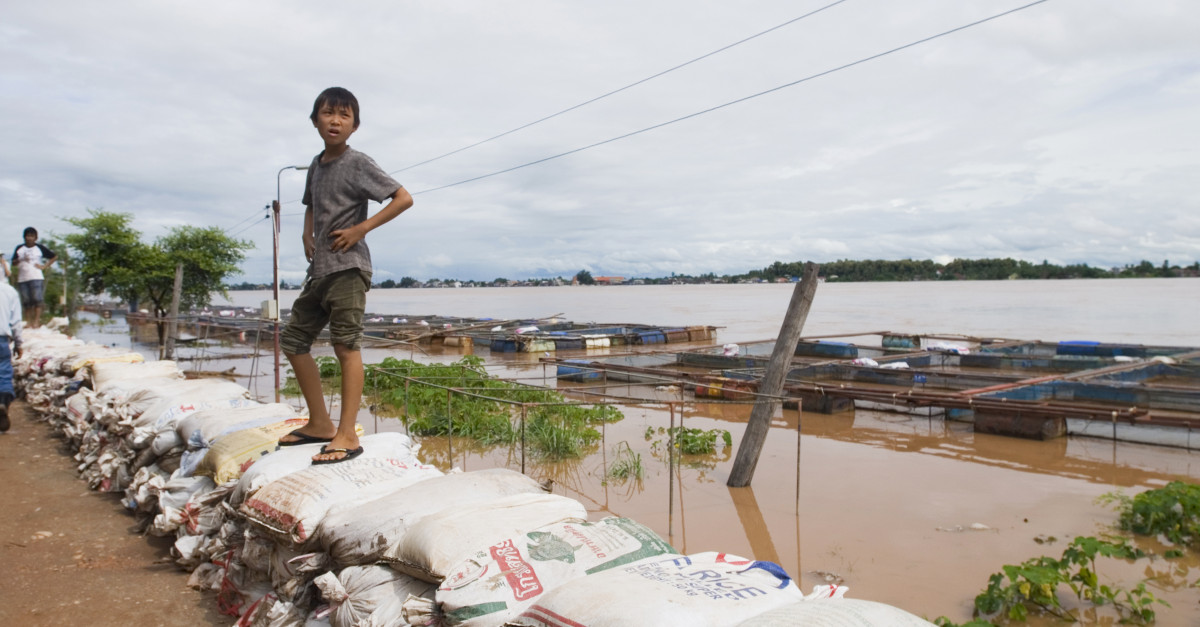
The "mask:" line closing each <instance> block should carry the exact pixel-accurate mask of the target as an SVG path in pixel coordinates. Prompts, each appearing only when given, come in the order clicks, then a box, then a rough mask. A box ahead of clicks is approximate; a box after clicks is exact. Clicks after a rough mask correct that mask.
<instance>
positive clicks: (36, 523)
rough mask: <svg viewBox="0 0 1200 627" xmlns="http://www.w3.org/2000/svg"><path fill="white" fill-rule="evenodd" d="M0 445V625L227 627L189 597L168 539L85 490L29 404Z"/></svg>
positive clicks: (211, 606) (202, 597)
mask: <svg viewBox="0 0 1200 627" xmlns="http://www.w3.org/2000/svg"><path fill="white" fill-rule="evenodd" d="M10 409H11V414H10V415H11V417H12V422H13V424H12V429H11V430H9V432H8V433H6V434H2V435H0V485H3V486H4V493H5V499H4V500H5V506H4V507H0V564H3V571H4V575H3V578H2V579H0V625H23V626H28V627H58V626H60V625H156V626H157V625H162V626H164V627H175V626H178V627H185V626H189V625H229V624H231V623H232V622H233V619H231V618H230V617H228V616H222V615H220V613H219V612H218V611H217V604H216V601H215V600H214V598H213V596H212V595H211V594H201V593H199V592H196V591H194V590H192V589H190V588H188V587H187V573H184V572H182V571H180V570H179V568H178V567H176V566H175V564H174V562H173V561H171V559H170V557H169V555H168V550H169V549H170V546H171V542H170V540H168V539H166V538H150V537H145V536H142V535H141V534H140V533H137V531H136V529H134V528H133V526H134V520H133V518H132V517H131V516H129V515H128V514H127V513H126V512H125V509H124V508H123V507H122V506H121V504H120V501H119V499H118V497H117V496H116V495H113V494H100V493H98V492H92V491H90V490H88V487H87V485H86V484H84V483H83V482H82V481H80V480H79V476H78V475H77V474H76V473H75V468H74V462H73V460H72V459H71V457H70V455H69V453H68V452H67V451H66V449H65V448H64V447H63V446H62V445H61V443H60V441H59V440H57V439H56V438H55V437H54V436H53V433H52V431H51V429H50V428H49V427H48V426H47V425H46V424H44V423H40V422H36V421H34V420H31V419H30V416H29V414H28V412H27V411H26V406H25V405H24V403H20V402H18V403H16V404H14V405H13V406H12V407H11V408H10Z"/></svg>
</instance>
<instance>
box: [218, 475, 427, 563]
mask: <svg viewBox="0 0 1200 627" xmlns="http://www.w3.org/2000/svg"><path fill="white" fill-rule="evenodd" d="M309 463H310V464H311V462H309ZM441 474H442V473H441V471H439V470H438V469H437V468H434V467H433V466H427V465H425V464H408V463H405V462H403V461H399V460H395V459H378V458H372V457H358V458H355V459H351V460H347V461H344V462H339V463H336V464H321V465H310V466H309V467H307V468H304V469H303V470H298V471H296V472H293V473H292V474H289V475H285V476H284V477H282V478H280V479H277V480H275V481H272V482H271V483H268V484H267V485H265V486H263V487H262V489H260V490H259V491H258V492H256V493H254V496H252V497H250V498H248V499H246V500H245V501H244V502H243V503H242V506H241V507H240V508H239V511H241V512H242V514H244V515H245V516H246V518H247V519H248V520H250V521H251V522H253V523H255V524H257V525H259V526H261V527H262V528H263V529H265V530H266V531H268V532H269V533H271V534H272V535H274V537H275V538H276V539H278V540H279V541H282V542H292V543H295V544H296V545H303V544H305V543H306V542H308V540H309V539H310V538H311V537H312V536H313V534H314V533H315V532H316V530H317V528H318V527H319V526H320V524H321V520H322V519H324V518H325V515H326V513H328V512H329V511H330V510H331V509H336V508H344V507H348V506H350V505H351V504H358V503H365V502H367V501H373V500H375V499H377V498H379V497H381V496H383V495H385V494H388V493H390V492H394V491H396V490H398V489H400V488H402V487H404V486H407V485H412V484H414V483H416V482H418V481H421V480H424V479H429V478H431V477H437V476H439V475H441Z"/></svg>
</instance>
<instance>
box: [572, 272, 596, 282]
mask: <svg viewBox="0 0 1200 627" xmlns="http://www.w3.org/2000/svg"><path fill="white" fill-rule="evenodd" d="M575 281H576V282H577V283H579V284H580V285H595V284H596V279H595V278H593V277H592V273H591V272H588V271H587V270H580V271H579V272H577V273H576V274H575Z"/></svg>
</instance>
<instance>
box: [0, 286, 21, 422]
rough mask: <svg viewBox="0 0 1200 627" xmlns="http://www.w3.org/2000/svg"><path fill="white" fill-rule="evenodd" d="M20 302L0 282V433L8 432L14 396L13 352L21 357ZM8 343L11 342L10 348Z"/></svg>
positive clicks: (15, 291)
mask: <svg viewBox="0 0 1200 627" xmlns="http://www.w3.org/2000/svg"><path fill="white" fill-rule="evenodd" d="M7 269H8V267H7V266H5V270H7ZM20 301H21V299H20V297H19V296H17V290H15V289H13V287H12V286H11V285H9V284H8V281H4V282H0V433H4V432H5V431H8V426H9V423H8V406H9V405H11V404H12V402H13V398H14V397H15V395H16V390H15V389H14V388H13V365H12V358H13V352H14V351H15V352H16V355H17V356H18V357H20V356H21V326H22V323H21V305H20ZM9 342H12V346H11V347H10V346H9Z"/></svg>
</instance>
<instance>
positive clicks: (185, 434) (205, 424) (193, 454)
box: [175, 403, 307, 475]
mask: <svg viewBox="0 0 1200 627" xmlns="http://www.w3.org/2000/svg"><path fill="white" fill-rule="evenodd" d="M288 418H292V419H295V420H294V424H295V427H293V428H297V427H300V426H301V425H303V424H304V423H305V422H307V420H306V419H304V418H301V417H300V416H299V415H298V412H297V411H296V410H295V409H293V408H292V407H291V406H289V405H285V404H283V403H270V404H266V405H263V404H258V405H251V406H249V407H242V408H238V409H227V410H214V409H210V410H205V411H198V412H195V413H193V414H190V415H189V416H188V417H186V418H184V419H183V420H181V421H180V422H179V425H178V426H177V427H176V428H175V430H176V432H177V433H178V434H179V437H180V439H182V440H184V444H186V446H187V452H185V453H184V454H183V457H182V458H181V459H180V461H179V469H180V472H182V473H183V474H185V475H186V474H191V473H193V472H194V471H195V470H196V466H198V465H199V464H200V462H201V461H202V460H203V459H204V457H205V455H207V454H208V449H209V447H210V446H212V444H213V442H216V441H217V440H219V439H221V438H224V437H226V436H229V435H232V434H234V433H237V432H239V431H243V430H245V429H252V428H254V427H262V426H266V425H271V424H275V423H278V422H279V421H280V420H281V419H288ZM284 433H287V432H286V431H285V432H284Z"/></svg>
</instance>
